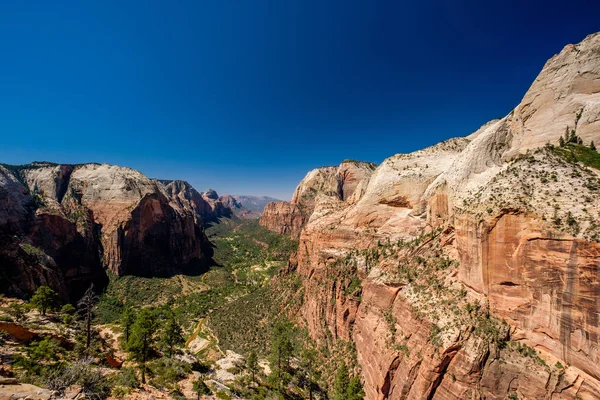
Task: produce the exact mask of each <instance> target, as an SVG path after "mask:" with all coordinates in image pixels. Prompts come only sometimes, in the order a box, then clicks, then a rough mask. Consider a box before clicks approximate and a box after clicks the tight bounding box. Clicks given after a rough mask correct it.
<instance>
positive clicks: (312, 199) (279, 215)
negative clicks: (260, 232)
mask: <svg viewBox="0 0 600 400" xmlns="http://www.w3.org/2000/svg"><path fill="white" fill-rule="evenodd" d="M375 168H376V165H375V164H373V163H369V162H362V161H355V160H345V161H344V162H342V163H341V164H340V166H339V167H321V168H317V169H314V170H312V171H310V172H309V173H308V174H307V175H306V176H305V177H304V179H302V181H301V182H300V184H299V185H298V187H297V188H296V191H295V192H294V195H293V196H292V201H291V202H287V201H281V202H273V203H269V204H267V205H266V206H265V209H264V211H263V213H262V215H261V218H260V224H261V225H262V226H264V227H265V228H267V229H269V230H271V231H274V232H278V233H284V234H289V235H292V236H294V237H298V235H299V234H300V228H301V227H302V226H303V225H304V223H305V222H307V221H308V220H309V219H310V216H311V215H312V213H313V211H314V209H315V205H316V204H317V203H318V202H319V198H320V197H324V198H326V199H330V200H331V201H340V202H345V203H350V204H351V203H353V202H354V201H355V200H356V198H358V197H359V196H360V195H361V194H362V192H363V191H364V188H365V187H366V184H367V183H368V181H369V178H370V176H371V174H372V173H373V171H374V170H375ZM355 193H356V195H355Z"/></svg>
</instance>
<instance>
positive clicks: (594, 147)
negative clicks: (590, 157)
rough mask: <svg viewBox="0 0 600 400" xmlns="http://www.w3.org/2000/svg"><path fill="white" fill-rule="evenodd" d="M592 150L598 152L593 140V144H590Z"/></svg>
mask: <svg viewBox="0 0 600 400" xmlns="http://www.w3.org/2000/svg"><path fill="white" fill-rule="evenodd" d="M590 149H592V150H594V151H596V145H595V144H594V141H593V140H592V142H591V143H590Z"/></svg>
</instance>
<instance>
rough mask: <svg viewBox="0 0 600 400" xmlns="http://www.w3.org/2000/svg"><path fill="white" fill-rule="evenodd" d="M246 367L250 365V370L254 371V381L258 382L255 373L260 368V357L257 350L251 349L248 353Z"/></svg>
mask: <svg viewBox="0 0 600 400" xmlns="http://www.w3.org/2000/svg"><path fill="white" fill-rule="evenodd" d="M246 367H248V370H249V371H250V372H251V373H252V382H256V379H255V375H256V371H257V370H258V357H257V356H256V353H255V352H253V351H251V352H250V354H249V355H248V359H247V360H246Z"/></svg>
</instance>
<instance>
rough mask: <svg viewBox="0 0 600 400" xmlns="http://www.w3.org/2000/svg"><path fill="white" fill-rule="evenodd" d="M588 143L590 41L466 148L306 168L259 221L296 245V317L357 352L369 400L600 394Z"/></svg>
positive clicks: (598, 249) (450, 144) (598, 184)
mask: <svg viewBox="0 0 600 400" xmlns="http://www.w3.org/2000/svg"><path fill="white" fill-rule="evenodd" d="M561 137H564V138H566V139H564V140H566V141H567V142H568V141H569V140H570V139H573V141H572V143H567V144H566V145H565V146H562V147H559V142H560V140H559V139H560V138H561ZM592 141H594V142H596V143H600V34H598V33H597V34H593V35H590V36H588V37H587V38H586V39H585V40H584V41H582V42H581V43H579V44H577V45H568V46H566V47H565V48H564V49H563V50H562V51H561V52H560V53H559V54H557V55H555V56H554V57H552V58H551V59H550V60H549V61H548V62H547V63H546V65H545V66H544V68H543V69H542V71H541V73H540V75H539V76H538V77H537V79H536V80H535V82H534V83H533V84H532V86H531V87H530V89H529V90H528V92H527V93H526V95H525V97H524V98H523V100H522V101H521V103H520V104H519V105H518V106H517V107H516V108H515V109H514V110H513V111H512V112H510V114H508V115H507V116H506V117H504V118H502V119H500V120H494V121H491V122H489V123H488V124H486V125H484V126H483V127H481V128H480V129H479V130H478V131H476V132H474V133H473V134H471V135H469V136H467V137H464V138H457V139H451V140H448V141H446V142H443V143H440V144H438V145H435V146H433V147H430V148H427V149H424V150H421V151H417V152H414V153H411V154H397V155H395V156H392V157H390V158H388V159H387V160H385V161H384V162H383V163H382V164H381V165H380V166H378V167H376V168H375V166H373V165H372V164H368V163H361V162H356V161H347V162H344V163H342V164H341V165H340V166H339V167H326V168H319V169H316V170H314V171H311V172H310V173H308V175H307V176H306V177H305V178H304V180H303V181H302V182H301V183H300V185H299V186H298V189H297V190H296V193H295V194H294V197H293V199H292V201H291V202H290V203H286V202H280V203H272V204H269V205H268V206H267V207H266V208H265V212H264V213H263V215H262V217H261V220H260V222H261V224H262V225H263V226H265V227H267V228H268V229H271V230H273V231H277V232H281V233H287V234H290V235H296V236H299V238H300V245H299V249H298V253H297V254H296V255H295V256H293V257H292V259H291V260H290V271H291V272H289V273H297V274H299V275H300V276H301V278H302V282H303V286H304V288H305V291H304V295H303V296H304V299H303V303H302V307H301V311H300V313H299V315H297V316H296V318H297V320H298V321H300V322H301V323H302V324H304V325H305V326H306V327H308V329H309V332H310V335H311V336H312V337H313V338H314V339H315V340H317V341H318V342H319V343H321V344H324V345H330V346H331V345H332V344H333V343H336V342H339V341H350V342H352V343H354V345H355V346H356V351H357V355H358V362H359V364H360V365H361V375H362V378H363V380H364V385H365V391H366V394H367V396H366V397H367V398H368V399H385V398H390V399H434V398H435V399H479V398H486V399H506V398H511V399H517V398H518V399H550V398H551V399H576V398H577V399H598V398H600V367H599V363H598V361H599V360H600V351H599V334H600V319H599V317H598V310H599V308H598V307H599V302H600V278H599V275H598V268H599V266H600V244H599V240H600V236H599V235H600V197H599V196H598V191H599V190H600V171H599V170H598V168H599V166H598V165H597V164H593V163H591V162H589V159H587V158H581V157H580V158H577V157H576V154H580V153H581V152H584V150H585V149H584V147H585V148H586V149H587V148H589V146H590V144H591V142H592ZM585 151H587V150H585Z"/></svg>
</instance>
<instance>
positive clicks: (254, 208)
mask: <svg viewBox="0 0 600 400" xmlns="http://www.w3.org/2000/svg"><path fill="white" fill-rule="evenodd" d="M232 197H233V198H234V199H235V200H236V201H237V202H238V203H239V204H240V205H241V206H242V207H243V208H245V209H246V210H248V211H250V212H251V214H253V215H255V216H256V217H259V216H260V214H262V212H263V210H264V208H265V206H266V205H267V204H269V203H272V202H274V201H281V200H279V199H276V198H274V197H269V196H245V195H233V196H232Z"/></svg>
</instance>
